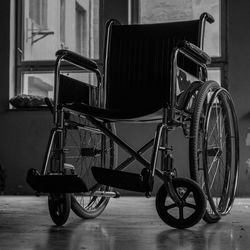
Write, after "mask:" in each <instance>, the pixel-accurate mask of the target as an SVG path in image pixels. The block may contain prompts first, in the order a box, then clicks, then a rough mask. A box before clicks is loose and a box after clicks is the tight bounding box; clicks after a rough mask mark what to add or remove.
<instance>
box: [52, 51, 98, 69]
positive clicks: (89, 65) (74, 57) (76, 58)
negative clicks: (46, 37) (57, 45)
mask: <svg viewBox="0 0 250 250" xmlns="http://www.w3.org/2000/svg"><path fill="white" fill-rule="evenodd" d="M56 56H63V59H64V60H66V61H68V62H72V63H74V64H76V65H78V66H81V67H84V68H86V69H88V70H97V69H98V67H97V63H96V62H95V61H93V60H91V59H89V58H86V57H84V56H81V55H79V54H77V53H75V52H73V51H70V50H66V49H61V50H58V51H57V52H56Z"/></svg>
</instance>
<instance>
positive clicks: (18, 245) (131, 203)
mask: <svg viewBox="0 0 250 250" xmlns="http://www.w3.org/2000/svg"><path fill="white" fill-rule="evenodd" d="M0 249H1V250H5V249H8V250H14V249H18V250H24V249H25V250H28V249H36V250H50V249H58V250H59V249H60V250H66V249H67V250H71V249H72V250H78V249H79V250H80V249H81V250H82V249H88V250H120V249H121V250H122V249H124V250H135V249H143V250H146V249H149V250H154V249H165V250H166V249H171V250H177V249H178V250H193V249H195V250H201V249H205V250H209V249H213V250H217V249H227V250H229V249H237V250H240V249H244V250H246V249H250V199H237V200H236V202H235V205H234V207H233V210H232V211H231V214H230V215H228V216H226V217H224V218H222V220H221V221H220V222H219V223H217V224H212V225H208V224H206V223H205V222H203V221H201V222H200V223H198V224H197V225H196V226H194V227H192V228H190V229H186V230H177V229H173V228H170V227H169V226H167V225H165V224H164V223H163V222H162V221H161V220H160V218H159V217H158V215H157V212H156V210H155V206H154V198H150V199H147V198H144V197H121V198H119V199H112V200H111V201H110V203H109V205H108V207H107V208H106V209H105V211H104V212H103V214H102V215H100V216H99V217H98V218H96V219H94V220H82V219H80V218H78V217H77V216H76V215H74V213H73V212H71V214H70V218H69V220H68V221H67V223H66V224H65V225H64V226H63V227H56V226H54V224H53V222H52V221H51V219H50V216H49V213H48V209H47V197H45V196H43V197H35V196H34V197H33V196H32V197H27V196H0Z"/></svg>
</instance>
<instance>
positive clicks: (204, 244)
mask: <svg viewBox="0 0 250 250" xmlns="http://www.w3.org/2000/svg"><path fill="white" fill-rule="evenodd" d="M119 223H120V221H119V220H118V221H114V220H113V221H112V223H110V222H108V221H104V222H103V221H101V220H91V221H90V220H87V221H81V220H75V221H73V222H72V223H71V224H68V225H67V226H65V227H61V228H58V227H55V226H52V227H51V228H50V229H49V231H48V238H47V242H46V243H45V245H40V246H38V245H37V246H36V249H37V250H45V249H46V250H49V249H60V250H64V249H65V250H66V249H67V250H78V249H79V250H80V249H95V250H106V249H107V250H117V249H119V250H120V249H121V250H123V249H124V250H125V249H150V250H151V249H171V250H185V249H187V250H201V249H213V250H216V249H248V247H246V244H248V243H247V240H246V239H247V235H246V234H245V231H246V229H243V228H242V226H240V225H237V223H236V225H234V224H233V223H231V224H230V223H227V222H219V223H217V224H206V223H201V225H199V226H196V227H194V228H192V229H186V230H178V229H170V228H169V227H167V228H168V229H167V230H162V231H160V230H159V232H157V233H156V231H157V230H156V229H155V228H154V229H153V230H152V227H149V228H145V227H144V228H138V227H133V225H132V226H131V225H129V224H123V225H121V224H119ZM161 229H162V227H161ZM249 230H250V228H249ZM248 232H249V231H248Z"/></svg>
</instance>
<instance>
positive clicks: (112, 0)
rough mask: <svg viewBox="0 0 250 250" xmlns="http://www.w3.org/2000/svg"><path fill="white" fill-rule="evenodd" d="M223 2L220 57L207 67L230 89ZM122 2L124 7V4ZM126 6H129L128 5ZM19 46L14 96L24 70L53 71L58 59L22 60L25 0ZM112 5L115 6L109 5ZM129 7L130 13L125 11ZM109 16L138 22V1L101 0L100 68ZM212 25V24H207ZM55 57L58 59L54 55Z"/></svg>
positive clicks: (223, 4)
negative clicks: (215, 72)
mask: <svg viewBox="0 0 250 250" xmlns="http://www.w3.org/2000/svg"><path fill="white" fill-rule="evenodd" d="M220 4H221V24H220V25H221V26H220V28H221V56H220V57H212V63H211V64H210V65H209V67H208V69H217V68H219V69H220V71H221V83H222V86H223V87H225V88H226V89H227V88H228V85H229V84H228V51H227V50H228V38H227V36H228V34H227V25H228V22H227V19H228V17H227V1H223V0H220ZM121 5H123V6H121ZM125 5H127V7H126V6H125ZM15 6H16V10H15V11H16V21H15V22H16V42H15V43H16V46H15V79H16V82H15V85H14V95H17V94H19V93H21V88H22V82H21V79H22V74H24V73H29V72H32V73H38V74H39V73H52V74H53V72H54V64H55V60H37V61H22V58H21V57H22V55H21V50H20V49H19V48H23V35H24V34H23V32H22V31H23V26H22V17H23V13H24V5H23V0H16V5H15ZM111 6H113V7H114V8H115V11H114V9H112V8H110V7H111ZM125 8H127V14H126V13H124V11H125ZM109 18H117V19H119V20H121V21H122V22H123V23H127V22H128V23H139V0H128V2H127V1H124V0H109V1H106V2H105V0H100V1H99V58H98V59H97V60H95V61H96V62H97V63H98V65H99V66H100V68H102V66H103V60H102V58H103V47H104V46H103V44H104V31H105V22H106V21H107V20H108V19H109ZM208 25H209V24H208ZM55 59H56V58H55ZM63 69H65V70H71V71H74V68H73V66H72V65H69V64H66V63H65V64H63Z"/></svg>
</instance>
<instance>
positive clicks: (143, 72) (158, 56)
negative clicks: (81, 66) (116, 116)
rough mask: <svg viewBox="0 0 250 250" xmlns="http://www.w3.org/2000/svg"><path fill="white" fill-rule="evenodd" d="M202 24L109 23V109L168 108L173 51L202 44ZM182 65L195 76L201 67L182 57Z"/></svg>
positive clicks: (106, 46)
mask: <svg viewBox="0 0 250 250" xmlns="http://www.w3.org/2000/svg"><path fill="white" fill-rule="evenodd" d="M200 30H201V21H200V20H193V21H183V22H173V23H158V24H135V25H120V24H119V23H118V22H117V21H116V20H111V21H109V22H108V23H107V28H106V44H105V64H104V74H105V88H106V108H109V109H117V110H131V109H133V110H135V109H138V112H140V110H142V109H143V110H144V113H145V110H148V113H151V112H154V111H156V110H158V109H160V108H162V107H166V105H168V102H169V99H170V95H171V89H172V87H171V84H175V83H172V82H171V71H172V64H173V62H172V61H173V60H172V59H173V54H172V53H173V51H174V48H175V47H176V46H177V44H178V43H179V42H181V41H183V40H187V41H189V42H191V43H193V44H195V45H196V46H200V42H201V31H200ZM178 64H179V65H180V67H182V68H184V69H185V70H187V71H191V73H195V72H197V65H194V63H193V62H192V61H191V60H188V59H187V58H184V57H183V56H181V57H180V58H178Z"/></svg>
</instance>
